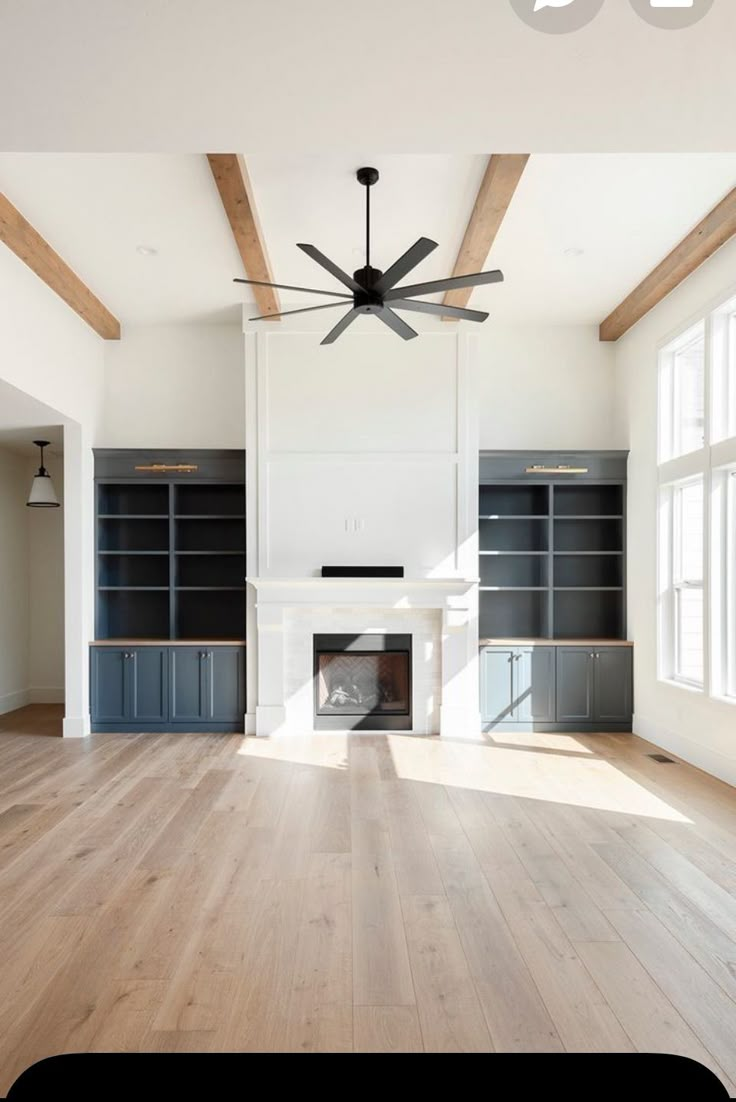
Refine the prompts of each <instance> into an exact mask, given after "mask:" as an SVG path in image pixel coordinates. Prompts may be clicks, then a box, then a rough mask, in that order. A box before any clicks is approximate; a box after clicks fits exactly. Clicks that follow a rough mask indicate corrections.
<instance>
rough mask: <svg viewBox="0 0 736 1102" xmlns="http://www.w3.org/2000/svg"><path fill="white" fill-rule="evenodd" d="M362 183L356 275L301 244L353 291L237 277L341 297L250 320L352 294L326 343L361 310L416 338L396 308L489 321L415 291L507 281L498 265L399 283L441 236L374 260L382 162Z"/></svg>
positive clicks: (361, 173)
mask: <svg viewBox="0 0 736 1102" xmlns="http://www.w3.org/2000/svg"><path fill="white" fill-rule="evenodd" d="M355 175H356V177H357V180H358V183H359V184H362V185H363V187H364V188H365V189H366V192H365V200H366V202H365V265H364V267H362V268H358V269H357V271H355V272H353V274H352V276H350V275H348V273H347V272H344V271H343V270H342V268H338V266H337V265H336V264H334V263H333V262H332V261H331V260H330V259H329V258H328V257H326V256H325V255H324V254H323V253H321V252H320V251H319V249H317V248H315V246H314V245H306V244H298V245H297V248H298V249H301V250H302V252H304V253H306V254H307V256H309V257H310V258H311V259H312V260H314V261H315V262H316V263H317V264H319V265H320V266H321V267H322V268H324V269H325V271H327V272H329V273H330V275H333V276H334V277H335V278H336V279H337V280H339V282H340V283H342V284H343V286H344V287H345V288H347V290H349V291H350V294H346V293H345V292H344V291H343V292H337V291H323V290H317V289H315V288H312V287H293V286H289V285H287V284H284V283H267V282H264V281H263V280H257V279H235V280H234V282H235V283H247V284H251V285H254V286H259V287H273V288H276V289H279V290H284V291H303V292H306V293H308V294H314V295H327V296H328V297H329V298H335V299H339V300H340V301H339V302H328V303H326V304H324V305H321V306H307V307H305V308H304V309H302V310H287V311H282V312H281V313H278V314H266V315H261V316H260V317H257V318H251V319H250V320H251V321H262V320H264V319H265V318H267V317H272V318H273V317H288V316H290V315H292V314H308V313H311V312H312V311H314V310H329V309H331V308H334V307H336V306H340V305H347V304H348V303H349V302H350V300H351V299H352V308H351V309H349V310H348V312H347V314H345V315H344V316H343V317H342V318H341V319H340V321H339V322H338V323H337V325H336V326H334V328H332V329H331V330H330V332H329V333H328V334H327V336H326V337H325V338H324V340H322V342H321V343H322V344H332V343H333V342H334V341H336V340H337V338H338V337H339V336H340V335H341V334H342V333H344V332H345V330H346V329H347V328H348V326H349V325H352V323H353V322H354V321H355V320H356V318H357V317H358V316H359V315H360V314H375V316H376V317H377V318H380V320H381V321H382V322H384V324H385V325H387V326H388V327H389V329H392V330H393V331H394V332H395V333H397V334H398V336H400V337H402V338H403V339H404V340H411V339H412V338H413V337H416V336H418V335H419V334H418V333H417V332H416V330H415V329H412V328H411V326H409V325H407V324H406V322H405V321H404V320H403V318H401V317H400V316H399V315H398V314H397V313H395V311H396V310H409V311H415V312H417V313H421V314H434V315H436V316H440V317H452V318H458V319H461V320H465V321H476V322H481V321H485V320H486V318H487V317H488V314H487V313H486V312H485V311H482V310H467V309H464V308H462V307H458V306H448V305H445V304H444V303H436V302H422V301H421V300H418V299H416V298H415V297H414V296H416V295H430V294H436V293H438V292H441V291H452V290H458V289H460V288H464V287H478V286H481V285H482V284H487V283H501V282H503V273H502V272H499V271H492V272H475V273H473V274H471V275H460V276H451V277H450V278H449V279H436V280H431V281H430V282H429V283H415V284H412V285H410V286H402V287H397V286H396V285H397V283H399V282H400V281H401V280H402V279H403V278H404V277H405V276H406V275H407V274H408V273H409V272H410V271H411V270H412V269H413V268H415V267H416V266H417V264H419V263H420V262H421V261H422V260H424V259H425V258H426V257H427V256H429V254H430V253H431V252H433V251H434V250H435V249H436V248H437V242H436V241H431V240H430V239H429V238H428V237H420V238H419V240H418V241H416V242H415V243H414V244H413V245H412V246H411V248H409V249H407V251H406V252H405V253H404V254H403V256H400V257H399V259H398V260H396V261H395V262H394V263H393V264H392V265H391V267H390V268H388V269H387V270H386V271H385V272H383V271H381V269H380V268H374V267H372V265H371V188H372V187H373V186H374V185H375V184H377V183H378V180H379V178H380V174H379V172H378V169H377V168H370V167H368V166H366V167H363V168H359V169H358V171H357V172H356V174H355Z"/></svg>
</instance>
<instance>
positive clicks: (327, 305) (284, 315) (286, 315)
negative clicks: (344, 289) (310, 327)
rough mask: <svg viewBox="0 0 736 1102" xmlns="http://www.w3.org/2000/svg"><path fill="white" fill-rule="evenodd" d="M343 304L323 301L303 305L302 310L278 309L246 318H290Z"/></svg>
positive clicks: (264, 319) (342, 304)
mask: <svg viewBox="0 0 736 1102" xmlns="http://www.w3.org/2000/svg"><path fill="white" fill-rule="evenodd" d="M344 305H345V303H344V302H325V303H323V305H322V306H305V307H304V309H303V310H279V312H278V314H259V315H258V317H257V318H248V321H268V319H269V318H290V317H291V315H292V314H311V313H312V311H313V310H334V309H335V307H336V306H344Z"/></svg>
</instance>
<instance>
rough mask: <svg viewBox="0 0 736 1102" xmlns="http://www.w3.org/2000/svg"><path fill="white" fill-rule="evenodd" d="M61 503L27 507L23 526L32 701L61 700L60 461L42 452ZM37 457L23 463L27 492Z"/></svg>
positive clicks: (62, 499)
mask: <svg viewBox="0 0 736 1102" xmlns="http://www.w3.org/2000/svg"><path fill="white" fill-rule="evenodd" d="M44 463H45V465H46V469H47V470H48V472H49V474H50V475H51V479H52V481H53V483H54V489H55V490H56V496H57V497H58V498H59V501H60V503H61V508H60V509H26V510H25V512H26V524H27V527H28V586H29V640H28V686H29V695H30V700H31V703H33V704H60V703H62V702H63V700H64V464H63V460H62V459H61V457H59V456H56V455H52V454H49V452H48V451H47V452H46V454H45V456H44ZM37 470H38V459H37V458H36V459H34V460H31V461H30V462H27V464H26V473H25V478H26V492H27V491H28V488H29V487H30V485H31V479H32V478H33V475H34V474H35V473H36V471H37Z"/></svg>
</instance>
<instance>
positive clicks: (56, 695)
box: [28, 686, 64, 704]
mask: <svg viewBox="0 0 736 1102" xmlns="http://www.w3.org/2000/svg"><path fill="white" fill-rule="evenodd" d="M28 692H29V694H30V703H31V704H63V703H64V689H63V687H62V688H60V689H57V688H53V687H50V688H45V687H33V686H32V687H31V688H30V689H29V690H28Z"/></svg>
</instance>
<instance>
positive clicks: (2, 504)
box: [0, 448, 30, 714]
mask: <svg viewBox="0 0 736 1102" xmlns="http://www.w3.org/2000/svg"><path fill="white" fill-rule="evenodd" d="M27 471H28V464H27V461H26V459H25V458H24V457H23V456H19V455H17V454H16V453H15V452H11V451H8V450H7V449H6V448H0V714H3V713H5V712H10V711H13V709H14V708H22V707H23V705H25V704H28V702H29V695H28V676H29V664H28V658H29V638H30V608H29V599H28V594H29V562H28V533H29V529H28V523H27V517H26V513H28V512H30V510H29V509H26V499H27V497H28V487H29V483H28V477H27Z"/></svg>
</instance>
